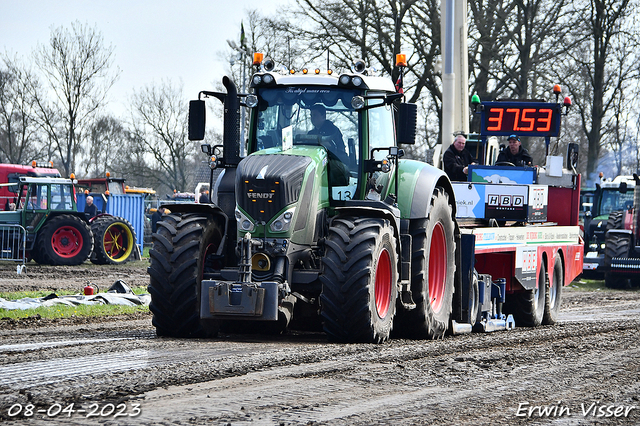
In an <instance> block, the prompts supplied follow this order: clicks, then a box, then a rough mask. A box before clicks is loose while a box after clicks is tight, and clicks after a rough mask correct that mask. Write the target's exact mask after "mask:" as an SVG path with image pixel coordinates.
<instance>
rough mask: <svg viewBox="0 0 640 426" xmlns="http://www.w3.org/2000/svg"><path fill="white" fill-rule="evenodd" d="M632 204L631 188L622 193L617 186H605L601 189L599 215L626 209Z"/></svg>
mask: <svg viewBox="0 0 640 426" xmlns="http://www.w3.org/2000/svg"><path fill="white" fill-rule="evenodd" d="M632 206H633V190H629V191H627V192H625V193H624V194H623V193H621V192H620V190H619V189H618V188H606V189H604V190H603V191H602V201H601V202H600V215H604V214H609V213H611V212H615V211H618V210H628V209H630V208H631V207H632Z"/></svg>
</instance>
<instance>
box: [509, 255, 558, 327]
mask: <svg viewBox="0 0 640 426" xmlns="http://www.w3.org/2000/svg"><path fill="white" fill-rule="evenodd" d="M547 285H548V284H547V273H546V269H545V267H544V263H543V262H541V263H540V270H539V271H538V285H537V286H536V288H534V289H533V290H525V291H521V292H518V293H514V294H512V295H511V296H510V297H509V298H508V299H507V304H506V305H505V312H506V313H512V314H513V317H514V319H515V322H516V325H517V326H525V327H537V326H539V325H541V324H542V318H543V316H544V307H545V298H546V296H545V294H546V291H545V290H546V288H547Z"/></svg>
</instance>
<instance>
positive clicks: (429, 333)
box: [402, 187, 456, 339]
mask: <svg viewBox="0 0 640 426" xmlns="http://www.w3.org/2000/svg"><path fill="white" fill-rule="evenodd" d="M410 232H411V236H412V238H413V255H412V256H413V257H412V260H411V292H412V295H413V300H414V301H415V303H416V308H415V309H413V310H411V311H407V312H404V313H403V315H402V328H403V330H404V331H403V334H406V335H407V336H408V337H411V338H416V339H438V338H441V337H443V336H444V334H445V333H446V332H447V330H448V328H449V320H450V317H451V311H452V306H453V291H454V276H455V270H456V265H455V250H456V245H455V241H454V238H453V236H454V233H455V225H454V221H453V208H452V207H451V204H449V197H448V194H447V193H446V192H444V190H443V189H442V188H440V187H438V188H436V190H435V191H434V194H433V195H432V197H431V210H430V211H429V216H428V217H427V218H426V219H422V220H416V221H412V223H411V226H410Z"/></svg>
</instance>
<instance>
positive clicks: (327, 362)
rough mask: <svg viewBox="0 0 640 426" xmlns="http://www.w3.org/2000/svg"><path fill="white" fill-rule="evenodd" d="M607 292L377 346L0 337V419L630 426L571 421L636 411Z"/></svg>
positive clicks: (626, 328)
mask: <svg viewBox="0 0 640 426" xmlns="http://www.w3.org/2000/svg"><path fill="white" fill-rule="evenodd" d="M613 294H614V295H613V296H611V295H594V294H587V293H573V294H572V293H569V295H568V296H569V297H567V301H568V304H567V306H566V308H567V309H566V311H565V314H566V318H565V319H563V320H562V322H561V323H559V324H558V325H556V326H546V327H539V328H535V329H527V328H516V329H515V330H514V331H511V332H497V333H491V334H485V335H483V334H471V335H462V336H455V337H447V338H445V339H443V340H437V341H410V340H392V341H390V342H388V343H386V344H383V345H361V344H348V345H339V344H331V343H327V342H326V338H325V337H324V336H323V335H320V334H291V335H287V336H279V337H265V336H239V335H223V336H220V337H219V338H217V339H212V340H201V339H193V340H185V339H165V338H156V337H155V335H154V333H153V328H152V327H151V325H150V318H149V319H147V320H140V319H136V320H135V321H130V322H128V321H122V322H118V323H99V324H95V325H92V324H82V325H71V326H64V327H62V326H61V327H56V326H50V325H49V326H47V327H44V328H42V327H41V328H25V329H17V330H0V410H2V411H0V419H2V420H3V421H5V422H6V424H22V423H21V422H20V421H18V420H16V419H9V418H7V416H6V409H7V406H8V405H10V404H12V403H16V402H19V403H28V402H31V403H34V404H37V405H38V406H41V407H45V408H46V407H47V406H48V404H49V405H50V404H53V403H56V402H57V403H63V402H65V403H71V402H74V403H77V404H84V405H88V404H89V403H90V402H98V401H101V402H105V401H111V402H114V403H116V402H123V401H124V402H127V403H137V404H140V408H141V410H142V414H141V415H140V416H138V417H136V418H135V421H133V420H131V423H135V424H149V425H151V424H154V425H155V424H232V425H240V424H252V425H255V424H267V425H271V424H331V425H336V424H337V425H369V424H424V423H430V424H471V425H485V424H490V423H500V424H549V423H551V422H553V423H557V424H563V425H564V424H584V423H589V424H591V423H595V424H598V422H605V421H606V423H602V424H638V423H640V417H639V416H638V415H637V410H635V411H632V412H631V415H630V416H629V417H628V418H617V419H604V420H603V419H597V418H590V417H587V418H585V417H583V416H582V415H581V414H580V404H581V403H586V404H590V403H592V402H597V401H600V402H601V403H603V404H614V403H615V404H626V405H633V404H635V405H636V406H640V401H639V400H638V397H639V396H640V385H639V383H638V380H637V379H638V377H640V366H638V364H639V363H638V359H640V349H639V348H640V342H639V339H638V335H640V320H639V319H638V318H637V316H635V315H634V314H633V312H634V310H637V309H638V308H639V307H640V295H637V294H636V293H613ZM598 308H600V309H601V311H604V312H606V313H607V315H601V319H599V318H598V315H597V312H598ZM562 312H563V311H561V313H562ZM594 312H595V315H594ZM618 313H619V315H618ZM572 318H573V319H572ZM580 318H585V319H584V320H580ZM116 339H118V340H116ZM16 345H26V346H24V347H23V349H24V351H22V350H21V347H20V346H16ZM30 345H36V347H33V346H30ZM3 348H4V350H3ZM5 355H6V356H5ZM85 365H89V366H91V365H94V366H98V368H95V369H91V368H88V369H84V367H85ZM111 365H112V366H115V367H114V368H107V367H108V366H111ZM75 366H79V367H78V368H75ZM12 368H13V369H15V370H11V369H12ZM53 370H59V371H58V372H57V373H56V374H54V373H52V372H51V371H53ZM14 371H15V372H14ZM36 371H37V374H35V373H34V372H36ZM74 371H75V374H71V373H73V372H74ZM63 372H66V373H69V375H67V376H65V375H64V374H62V373H63ZM31 373H34V374H33V377H31V376H29V374H31ZM8 377H11V379H10V380H9V379H7V378H8ZM20 377H22V378H23V379H20ZM3 378H4V380H5V381H6V382H1V381H2V380H3ZM24 380H26V381H24ZM9 381H10V383H9ZM634 398H635V399H634ZM519 403H528V404H531V405H535V404H538V405H549V404H563V405H566V406H568V407H570V408H572V415H571V416H564V417H562V418H556V419H550V418H535V417H534V418H524V419H523V418H521V417H517V416H516V412H517V410H518V404H519ZM86 420H87V419H79V418H75V419H74V418H71V419H66V418H57V419H55V421H56V423H63V424H64V423H67V424H79V423H82V424H84V423H87V421H86ZM121 420H122V419H121ZM127 422H128V421H127ZM127 422H125V423H127ZM45 423H47V424H48V423H50V421H49V420H46V419H37V418H30V419H29V424H45ZM95 423H96V424H97V423H100V424H121V423H122V421H120V422H118V421H117V419H109V418H102V419H98V420H96V422H95Z"/></svg>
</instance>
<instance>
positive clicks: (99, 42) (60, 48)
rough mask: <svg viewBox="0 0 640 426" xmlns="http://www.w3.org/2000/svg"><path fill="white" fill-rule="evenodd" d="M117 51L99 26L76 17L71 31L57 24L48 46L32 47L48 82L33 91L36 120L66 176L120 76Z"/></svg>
mask: <svg viewBox="0 0 640 426" xmlns="http://www.w3.org/2000/svg"><path fill="white" fill-rule="evenodd" d="M113 51H114V50H113V47H112V46H105V44H104V41H103V39H102V35H101V33H100V32H98V30H97V29H95V28H89V27H88V26H86V25H82V24H81V23H79V22H77V21H76V22H74V23H72V24H71V30H68V29H65V28H63V27H59V28H56V29H53V30H52V32H51V38H50V40H49V45H46V46H45V45H39V46H38V48H37V49H36V51H35V52H34V59H35V62H36V65H37V66H38V67H39V68H40V70H41V71H42V72H43V74H44V76H45V79H46V82H47V83H48V87H46V88H44V90H40V89H39V88H34V91H33V94H34V96H35V98H36V101H37V114H38V120H39V123H40V125H41V127H42V129H43V130H44V131H45V132H46V135H47V137H48V138H49V142H50V143H51V144H52V145H53V146H54V147H55V149H56V151H57V154H58V156H59V157H60V163H61V165H62V168H63V170H64V173H65V174H67V175H68V174H69V173H70V172H72V171H74V170H75V168H76V156H77V155H78V154H79V153H80V152H81V149H82V142H83V140H82V138H83V137H84V136H85V135H84V132H86V131H87V128H88V126H89V124H90V123H91V120H92V118H93V117H94V116H95V114H96V113H97V111H98V110H99V108H100V107H101V106H103V105H104V103H105V99H106V95H107V92H108V90H109V89H110V88H111V87H112V86H113V84H114V83H115V81H116V79H117V78H118V75H119V70H116V71H114V72H112V71H111V67H112V65H113V60H114V54H113ZM50 93H51V94H52V95H53V96H52V97H50Z"/></svg>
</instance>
